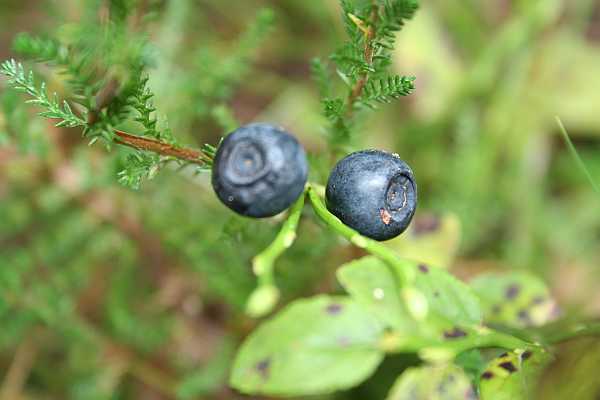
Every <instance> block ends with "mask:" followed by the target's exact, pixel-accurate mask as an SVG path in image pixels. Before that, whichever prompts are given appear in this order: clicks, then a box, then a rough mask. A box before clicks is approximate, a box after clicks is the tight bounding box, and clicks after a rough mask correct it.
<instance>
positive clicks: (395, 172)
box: [325, 150, 417, 241]
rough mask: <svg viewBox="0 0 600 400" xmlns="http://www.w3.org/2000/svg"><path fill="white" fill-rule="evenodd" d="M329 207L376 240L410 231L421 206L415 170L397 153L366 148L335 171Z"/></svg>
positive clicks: (328, 191)
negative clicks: (413, 171)
mask: <svg viewBox="0 0 600 400" xmlns="http://www.w3.org/2000/svg"><path fill="white" fill-rule="evenodd" d="M325 197H326V203H327V208H328V209H329V211H331V212H332V213H333V214H334V215H335V216H337V217H338V218H339V219H340V220H341V221H342V222H343V223H345V224H346V225H348V226H349V227H351V228H353V229H355V230H356V231H358V232H359V233H360V234H362V235H364V236H367V237H370V238H372V239H375V240H380V241H382V240H388V239H391V238H393V237H396V236H398V235H400V234H401V233H402V232H404V231H405V230H406V228H407V227H408V224H409V223H410V221H411V219H412V217H413V215H414V214H415V209H416V207H417V185H416V183H415V178H414V175H413V173H412V170H411V169H410V167H409V166H408V164H406V163H405V162H404V161H402V160H401V159H400V158H399V157H398V156H397V155H393V154H390V153H386V152H384V151H379V150H364V151H359V152H356V153H352V154H350V155H348V156H347V157H346V158H344V159H342V160H341V161H340V162H338V163H337V165H336V166H335V167H334V168H333V171H331V175H330V176H329V181H328V182H327V190H326V192H325Z"/></svg>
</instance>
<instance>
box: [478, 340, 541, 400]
mask: <svg viewBox="0 0 600 400" xmlns="http://www.w3.org/2000/svg"><path fill="white" fill-rule="evenodd" d="M549 359H550V356H549V355H548V353H546V352H543V351H542V350H541V349H540V350H538V349H535V350H533V349H532V350H525V351H523V350H514V351H510V352H508V353H503V354H501V355H500V356H499V357H497V358H495V359H493V360H492V361H490V362H489V363H488V365H487V367H486V369H485V372H484V373H483V374H482V375H481V377H480V378H481V379H480V383H479V386H480V392H481V398H482V399H485V400H528V399H532V398H535V396H534V391H535V389H536V386H537V385H536V383H537V381H538V379H539V378H540V376H541V374H542V372H543V371H544V369H545V367H546V365H547V364H548V362H549Z"/></svg>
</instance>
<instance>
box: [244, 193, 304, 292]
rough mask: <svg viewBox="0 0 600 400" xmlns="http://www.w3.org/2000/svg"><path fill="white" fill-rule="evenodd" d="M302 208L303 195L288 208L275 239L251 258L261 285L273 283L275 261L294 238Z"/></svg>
mask: <svg viewBox="0 0 600 400" xmlns="http://www.w3.org/2000/svg"><path fill="white" fill-rule="evenodd" d="M303 208H304V195H302V196H300V197H299V198H298V200H296V202H295V203H294V204H293V205H292V207H291V208H290V213H289V215H288V218H287V220H286V221H285V222H284V223H283V226H282V227H281V230H280V231H279V233H278V234H277V237H276V238H275V240H273V242H272V243H271V244H270V245H269V246H268V247H267V248H266V249H264V250H263V251H262V252H261V253H260V254H258V255H256V256H255V257H254V259H253V260H252V270H253V271H254V273H255V274H256V276H257V277H258V279H259V282H260V283H261V285H266V284H273V269H274V266H275V261H276V260H277V258H279V256H281V255H282V254H283V253H284V252H285V251H286V250H287V249H288V248H290V246H291V245H292V244H293V243H294V241H295V240H296V229H298V222H299V221H300V214H302V209H303Z"/></svg>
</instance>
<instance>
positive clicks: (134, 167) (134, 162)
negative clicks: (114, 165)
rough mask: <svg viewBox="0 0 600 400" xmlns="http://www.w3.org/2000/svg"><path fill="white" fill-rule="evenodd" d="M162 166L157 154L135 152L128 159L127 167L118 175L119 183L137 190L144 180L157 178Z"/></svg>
mask: <svg viewBox="0 0 600 400" xmlns="http://www.w3.org/2000/svg"><path fill="white" fill-rule="evenodd" d="M160 165H161V162H160V157H159V156H157V155H156V154H151V153H144V152H140V151H137V152H134V153H132V154H130V155H129V156H128V157H127V161H126V163H125V167H124V168H123V169H122V170H121V171H120V172H119V173H118V174H117V175H118V178H119V183H120V184H121V185H123V186H126V187H129V188H132V189H135V190H137V189H139V188H140V186H141V183H142V181H143V180H146V179H148V180H149V179H152V178H154V177H155V176H156V174H157V173H158V171H159V168H160Z"/></svg>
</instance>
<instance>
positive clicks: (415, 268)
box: [338, 256, 481, 338]
mask: <svg viewBox="0 0 600 400" xmlns="http://www.w3.org/2000/svg"><path fill="white" fill-rule="evenodd" d="M397 268H405V269H407V270H411V271H412V274H413V275H414V276H415V280H414V282H413V284H412V285H411V286H410V287H403V286H402V285H401V284H400V281H399V279H398V277H399V276H400V275H399V273H397V272H396V270H394V269H393V268H390V267H388V266H387V265H386V264H384V263H383V262H382V261H380V260H379V259H377V258H375V257H372V256H368V257H363V258H361V259H360V260H357V261H353V262H350V263H348V264H346V265H344V266H343V267H342V268H340V269H339V270H338V279H339V281H340V282H341V284H342V286H344V288H345V289H346V290H347V291H348V293H350V295H351V296H352V297H353V298H354V299H355V300H356V301H358V302H359V303H361V304H362V305H364V306H365V307H366V308H367V309H369V310H370V311H371V312H373V314H374V315H376V316H377V317H378V318H379V319H380V320H381V321H382V322H383V323H385V324H386V325H387V326H389V327H391V328H394V329H396V330H399V331H402V332H403V333H404V334H411V333H412V334H418V335H424V334H426V335H434V336H436V337H439V338H443V337H444V336H446V337H448V336H456V337H458V336H463V334H464V333H465V332H464V331H463V329H462V328H461V327H465V328H466V327H474V326H477V325H478V324H479V323H480V322H481V313H480V309H479V301H478V299H477V297H476V296H475V295H474V294H473V292H472V290H471V289H470V288H469V287H468V286H467V285H465V284H464V283H463V282H461V281H459V280H458V279H456V278H454V277H453V276H451V275H450V274H448V273H447V272H446V271H445V270H442V269H440V268H435V267H431V266H428V265H426V264H423V263H417V262H413V261H407V260H405V261H403V262H402V263H401V264H400V265H398V266H397ZM415 319H417V320H418V322H419V324H418V325H416V324H415Z"/></svg>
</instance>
